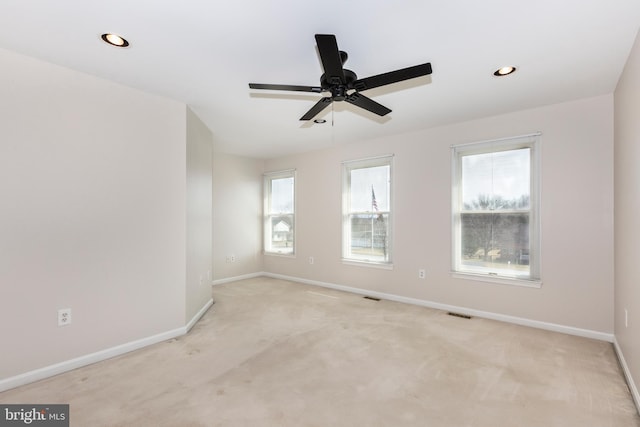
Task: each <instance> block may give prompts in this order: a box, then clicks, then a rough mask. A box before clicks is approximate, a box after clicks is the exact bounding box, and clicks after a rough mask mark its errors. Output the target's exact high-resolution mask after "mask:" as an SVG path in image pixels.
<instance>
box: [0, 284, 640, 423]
mask: <svg viewBox="0 0 640 427" xmlns="http://www.w3.org/2000/svg"><path fill="white" fill-rule="evenodd" d="M213 294H214V299H215V301H216V304H215V305H214V306H213V307H212V309H211V310H209V312H208V313H207V314H206V315H205V316H204V317H203V318H202V320H201V321H200V322H199V323H198V324H197V325H196V327H195V328H194V329H193V330H192V331H191V333H190V334H189V335H187V336H184V337H182V338H180V339H174V340H171V341H168V342H165V343H161V344H158V345H155V346H152V347H149V348H146V349H143V350H140V351H136V352H134V353H130V354H127V355H124V356H121V357H118V358H115V359H111V360H108V361H105V362H101V363H97V364H95V365H92V366H88V367H85V368H81V369H77V370H75V371H72V372H69V373H66V374H63V375H59V376H57V377H54V378H50V379H48V380H44V381H40V382H38V383H34V384H31V385H27V386H24V387H20V388H17V389H14V390H10V391H7V392H5V393H0V402H2V403H69V404H70V405H71V417H70V419H71V425H72V426H78V427H84V426H91V427H94V426H127V427H129V426H136V427H139V426H180V427H188V426H207V427H208V426H251V427H253V426H258V427H259V426H295V427H302V426H318V427H320V426H323V427H326V426H349V427H356V426H381V427H382V426H384V427H395V426H445V427H446V426H452V427H454V426H455V427H500V426H509V427H512V426H518V427H528V426H535V427H554V426H563V427H564V426H580V427H585V426H598V427H607V426H619V427H633V426H635V427H638V426H640V417H639V416H638V414H637V412H636V410H635V407H634V406H633V402H632V400H631V396H630V394H629V391H628V389H627V386H626V384H625V382H624V379H623V376H622V373H621V371H620V368H619V366H618V363H617V360H616V357H615V354H614V351H613V348H612V346H611V344H609V343H605V342H600V341H594V340H590V339H585V338H579V337H574V336H568V335H563V334H558V333H553V332H547V331H542V330H537V329H531V328H526V327H521V326H516V325H510V324H505V323H500V322H495V321H491V320H484V319H478V318H474V319H471V320H467V319H461V318H455V317H452V316H448V315H447V314H446V313H444V312H441V311H437V310H431V309H427V308H423V307H416V306H411V305H405V304H401V303H395V302H390V301H371V300H367V299H364V298H362V296H359V295H353V294H349V293H343V292H338V291H333V290H328V289H323V288H317V287H312V286H307V285H302V284H297V283H291V282H287V281H282V280H275V279H268V278H256V279H250V280H244V281H241V282H235V283H230V284H225V285H221V286H217V287H215V288H214V290H213Z"/></svg>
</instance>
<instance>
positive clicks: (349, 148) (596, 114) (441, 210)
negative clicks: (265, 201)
mask: <svg viewBox="0 0 640 427" xmlns="http://www.w3.org/2000/svg"><path fill="white" fill-rule="evenodd" d="M337 126H338V125H337ZM372 126H376V125H375V124H374V123H372ZM337 131H339V129H336V132H337ZM535 131H541V132H542V133H543V135H542V158H541V167H542V173H541V175H542V198H541V204H542V207H541V219H542V250H543V253H542V280H543V285H542V288H540V289H530V288H523V287H516V286H509V285H499V284H489V283H483V282H476V281H472V280H465V279H454V278H452V277H451V276H450V271H449V270H450V265H451V264H450V257H451V232H450V224H451V221H450V215H451V211H450V209H451V208H450V206H451V203H450V195H451V189H450V185H451V184H450V183H451V172H450V145H452V144H459V143H465V142H473V141H481V140H487V139H493V138H500V137H508V136H517V135H522V134H527V133H531V132H535ZM389 153H393V154H395V158H394V183H393V187H394V191H395V194H394V197H395V202H394V214H395V221H394V227H395V228H394V230H395V237H394V269H393V270H392V271H387V270H381V269H376V268H367V267H360V266H353V265H344V264H342V263H341V261H340V256H341V253H340V251H341V250H340V248H341V226H340V221H341V213H340V212H341V206H340V203H341V181H340V176H341V164H340V163H341V161H343V160H348V159H357V158H363V157H369V156H375V155H381V154H389ZM285 168H296V169H297V180H298V181H297V197H298V198H297V216H296V221H297V229H296V230H297V241H296V244H297V256H296V258H283V257H274V256H265V261H264V263H265V265H264V266H265V271H267V272H271V273H276V274H283V275H287V276H293V277H299V278H304V279H309V280H315V281H321V282H327V283H333V284H338V285H344V286H350V287H355V288H360V289H366V290H373V291H378V292H384V293H388V294H394V295H398V296H403V297H410V298H416V299H420V300H426V301H432V302H437V303H442V304H449V305H454V306H458V307H466V308H471V309H475V310H481V311H487V312H491V313H498V314H502V315H507V316H516V317H521V318H525V319H531V320H535V321H540V322H549V323H554V324H559V325H564V326H570V327H575V328H580V329H585V330H588V331H595V332H600V333H605V334H612V333H613V96H612V95H607V96H601V97H596V98H591V99H584V100H580V101H575V102H570V103H564V104H558V105H551V106H548V107H542V108H537V109H532V110H527V111H520V112H515V113H511V114H506V115H501V116H497V117H491V118H486V119H481V120H475V121H470V122H466V123H460V124H456V125H451V126H446V127H440V128H435V129H430V130H425V131H422V132H417V133H412V134H405V135H399V136H394V137H388V138H380V139H377V140H371V141H366V142H362V143H354V144H350V145H346V146H341V147H335V148H330V149H326V150H322V151H318V152H313V153H306V154H300V155H295V156H290V157H285V158H278V159H272V160H267V161H266V162H265V170H278V169H285ZM309 256H313V257H314V258H315V263H314V264H313V265H309V263H308V257H309ZM419 268H425V269H426V271H427V277H426V279H424V280H420V279H418V269H419Z"/></svg>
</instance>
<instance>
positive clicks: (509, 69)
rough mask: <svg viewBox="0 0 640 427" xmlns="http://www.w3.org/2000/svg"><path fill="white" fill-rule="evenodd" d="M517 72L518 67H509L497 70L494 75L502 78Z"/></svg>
mask: <svg viewBox="0 0 640 427" xmlns="http://www.w3.org/2000/svg"><path fill="white" fill-rule="evenodd" d="M515 71H516V67H513V66H508V67H502V68H499V69H497V70H496V71H495V72H494V73H493V75H494V76H498V77H502V76H508V75H509V74H511V73H513V72H515Z"/></svg>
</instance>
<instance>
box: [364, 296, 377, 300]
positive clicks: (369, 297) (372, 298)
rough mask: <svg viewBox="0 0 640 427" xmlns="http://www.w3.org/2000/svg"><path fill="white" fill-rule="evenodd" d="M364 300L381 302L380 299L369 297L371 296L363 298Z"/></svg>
mask: <svg viewBox="0 0 640 427" xmlns="http://www.w3.org/2000/svg"><path fill="white" fill-rule="evenodd" d="M363 298H364V299H370V300H372V301H380V298H376V297H369V296H367V297H363Z"/></svg>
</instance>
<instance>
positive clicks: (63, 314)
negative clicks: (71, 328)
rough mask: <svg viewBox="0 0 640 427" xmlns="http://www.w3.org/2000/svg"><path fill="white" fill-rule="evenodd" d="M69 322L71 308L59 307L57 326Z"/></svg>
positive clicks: (65, 324)
mask: <svg viewBox="0 0 640 427" xmlns="http://www.w3.org/2000/svg"><path fill="white" fill-rule="evenodd" d="M70 323H71V309H70V308H61V309H60V310H58V326H67V325H69V324H70Z"/></svg>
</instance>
